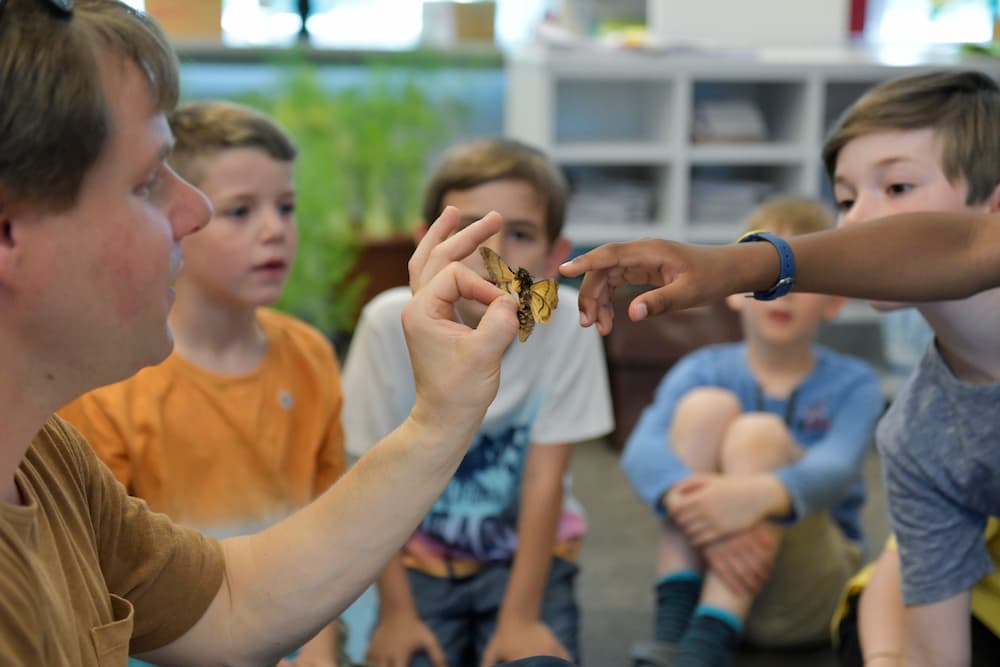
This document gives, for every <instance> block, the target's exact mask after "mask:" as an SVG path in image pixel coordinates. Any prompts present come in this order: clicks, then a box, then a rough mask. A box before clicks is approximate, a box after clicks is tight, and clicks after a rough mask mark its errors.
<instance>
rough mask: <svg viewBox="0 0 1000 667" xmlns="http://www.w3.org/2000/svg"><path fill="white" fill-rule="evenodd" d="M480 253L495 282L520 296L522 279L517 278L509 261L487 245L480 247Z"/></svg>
mask: <svg viewBox="0 0 1000 667" xmlns="http://www.w3.org/2000/svg"><path fill="white" fill-rule="evenodd" d="M479 255H480V256H481V257H482V258H483V264H485V265H486V270H487V271H488V272H489V274H490V280H492V281H493V284H495V285H496V286H497V287H499V288H500V289H502V290H504V291H505V292H507V293H508V294H513V295H514V296H520V294H519V293H520V291H521V281H520V280H518V279H517V274H515V273H514V272H513V271H512V270H511V268H510V267H509V266H507V263H506V262H504V261H503V260H502V259H500V255H498V254H496V253H495V252H493V251H492V250H490V249H489V248H487V247H486V246H481V247H480V248H479Z"/></svg>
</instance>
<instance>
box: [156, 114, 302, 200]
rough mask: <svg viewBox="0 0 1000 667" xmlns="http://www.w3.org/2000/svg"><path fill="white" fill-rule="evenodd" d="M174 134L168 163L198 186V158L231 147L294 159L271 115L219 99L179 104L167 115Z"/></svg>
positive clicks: (290, 145) (290, 144)
mask: <svg viewBox="0 0 1000 667" xmlns="http://www.w3.org/2000/svg"><path fill="white" fill-rule="evenodd" d="M169 121H170V129H171V131H172V132H173V134H174V142H175V143H174V149H173V151H172V152H171V154H170V160H169V162H170V166H171V167H173V169H174V170H175V171H177V173H178V174H180V175H181V177H182V178H184V179H185V180H186V181H188V182H190V183H193V184H195V185H197V184H198V183H199V182H200V181H201V180H202V178H203V174H202V173H201V170H200V169H199V164H198V159H199V158H204V157H209V156H211V155H214V154H216V153H218V152H219V151H223V150H227V149H230V148H259V149H260V150H262V151H264V152H265V153H267V155H268V156H270V157H272V158H274V159H275V160H278V161H281V162H292V161H293V160H295V155H296V153H297V150H296V148H295V143H294V142H293V141H292V139H291V137H289V136H288V133H287V132H285V130H283V129H282V128H281V126H280V125H278V123H277V122H276V121H275V120H274V119H273V118H271V117H270V116H268V115H266V114H264V113H261V112H260V111H257V110H255V109H251V108H250V107H247V106H243V105H242V104H235V103H233V102H222V101H219V100H212V101H200V102H190V103H187V104H182V105H181V106H180V107H178V108H177V110H176V111H174V112H173V113H172V114H170V117H169Z"/></svg>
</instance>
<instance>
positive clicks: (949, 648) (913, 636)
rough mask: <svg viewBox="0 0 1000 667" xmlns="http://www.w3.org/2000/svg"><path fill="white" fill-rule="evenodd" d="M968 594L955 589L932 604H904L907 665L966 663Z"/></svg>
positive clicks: (939, 666) (932, 666) (948, 666)
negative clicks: (912, 605)
mask: <svg viewBox="0 0 1000 667" xmlns="http://www.w3.org/2000/svg"><path fill="white" fill-rule="evenodd" d="M971 599H972V594H971V593H970V592H969V591H965V592H963V593H959V594H958V595H955V596H952V597H950V598H948V599H947V600H942V601H941V602H935V603H934V604H927V605H920V606H917V607H907V608H906V617H905V619H906V620H905V623H904V627H905V631H906V665H907V667H960V666H962V665H968V664H969V661H970V660H971V653H972V649H971V647H970V641H969V632H970V629H969V604H970V601H971Z"/></svg>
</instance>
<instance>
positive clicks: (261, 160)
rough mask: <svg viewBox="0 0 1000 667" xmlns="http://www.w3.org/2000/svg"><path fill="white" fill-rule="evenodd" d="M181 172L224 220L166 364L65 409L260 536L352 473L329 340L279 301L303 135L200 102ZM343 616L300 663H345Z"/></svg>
mask: <svg viewBox="0 0 1000 667" xmlns="http://www.w3.org/2000/svg"><path fill="white" fill-rule="evenodd" d="M170 125H171V130H172V131H173V134H174V136H175V139H176V144H175V146H174V148H173V152H172V154H171V156H170V163H171V165H172V166H173V168H174V169H175V170H176V171H177V172H178V173H179V174H180V175H181V176H182V177H183V178H185V179H186V180H188V181H190V182H191V183H193V184H194V185H196V186H197V187H198V188H199V189H201V190H202V191H203V192H205V194H206V195H207V196H208V197H209V199H210V200H211V202H212V206H213V208H214V214H213V217H212V222H211V224H210V225H208V226H207V227H206V228H204V229H203V230H200V231H199V232H198V233H197V234H192V235H191V236H189V237H187V238H185V239H184V240H183V242H182V249H183V254H184V262H185V263H184V268H183V270H182V271H181V273H180V274H179V276H178V278H177V282H176V286H175V289H176V301H175V302H174V305H173V308H172V309H171V311H170V316H169V324H170V329H171V332H172V333H173V337H174V351H173V353H172V354H171V355H170V356H169V357H168V358H167V359H166V360H165V361H164V362H163V363H161V364H159V365H158V366H153V367H149V368H145V369H143V370H142V371H140V372H139V373H138V374H136V375H135V376H133V377H131V378H129V379H128V380H125V381H123V382H120V383H117V384H113V385H109V386H106V387H102V388H100V389H97V390H94V391H92V392H90V393H88V394H85V395H84V396H82V397H81V398H79V399H77V400H76V401H74V402H73V403H71V404H70V405H68V406H66V407H65V408H63V410H62V411H61V415H62V416H63V417H64V418H66V419H67V420H69V421H70V422H72V423H73V424H74V425H75V426H76V427H77V428H78V429H79V430H80V431H81V432H82V433H83V434H84V435H85V436H86V437H87V439H88V440H89V441H90V442H91V443H92V444H93V445H94V447H95V448H96V449H97V453H98V454H99V456H100V457H101V458H102V459H103V460H104V461H105V463H107V464H108V466H109V467H110V468H111V470H112V471H113V472H114V474H115V476H116V477H117V478H118V479H119V481H121V482H122V483H123V484H124V485H125V487H126V488H127V490H128V492H129V493H130V494H132V495H135V496H138V497H141V498H144V499H145V500H146V501H147V502H148V503H149V505H150V507H151V508H152V509H153V510H156V511H160V512H164V513H166V514H168V515H170V516H171V517H172V518H174V519H176V520H178V521H180V522H182V523H186V524H189V525H192V526H195V527H197V528H199V529H202V530H204V531H206V532H208V533H210V534H212V535H214V536H216V537H227V536H230V535H237V534H248V533H252V532H256V531H257V530H260V529H261V528H263V527H265V526H267V525H270V524H272V523H274V522H276V521H277V520H279V519H281V518H282V517H284V516H286V515H288V514H290V513H291V512H292V511H294V510H295V509H297V508H299V507H301V506H303V505H305V504H307V503H308V502H309V501H310V500H312V499H313V498H314V497H316V496H317V495H319V494H320V493H321V492H322V491H323V490H324V489H326V488H327V487H328V486H329V485H330V484H331V483H332V482H333V481H335V480H336V479H337V477H339V476H340V474H341V473H342V472H343V471H344V469H345V455H344V445H343V433H342V430H341V423H340V410H341V401H342V394H341V387H340V373H339V368H338V365H337V361H336V357H335V356H334V353H333V350H332V348H331V346H330V344H329V342H328V341H327V340H326V339H325V338H324V337H323V336H322V334H320V333H319V332H318V331H316V330H315V329H313V328H312V327H310V326H309V325H307V324H305V323H303V322H301V321H299V320H297V319H295V318H293V317H289V316H287V315H283V314H281V313H278V312H276V311H274V310H270V309H268V308H265V306H268V305H270V304H273V303H274V302H275V301H277V299H278V297H279V296H280V295H281V290H282V288H283V286H284V284H285V280H286V278H287V276H288V272H289V270H290V269H291V264H292V260H293V258H294V256H295V248H296V229H295V186H294V183H293V176H294V160H295V155H296V149H295V146H294V145H293V144H292V142H291V140H290V139H289V138H288V136H287V135H286V134H285V132H284V131H283V130H282V129H281V128H279V127H278V126H277V125H276V124H275V123H274V122H273V121H272V120H271V119H270V118H268V117H266V116H264V115H262V114H260V113H257V112H255V111H252V110H250V109H248V108H245V107H242V106H238V105H234V104H230V103H224V102H199V103H194V104H190V105H187V106H184V107H181V108H180V109H178V110H177V111H176V112H174V114H173V115H172V116H171V118H170ZM337 644H338V642H337V637H336V623H334V624H331V625H330V626H327V628H325V629H324V630H322V631H321V632H320V633H319V634H318V635H317V636H316V637H315V638H314V639H312V640H311V641H310V642H309V643H308V644H306V645H305V646H304V647H303V649H302V651H301V653H300V655H299V658H298V660H299V662H300V663H301V664H309V665H310V666H316V667H320V666H322V667H334V666H336V665H338V664H341V665H343V664H345V663H344V658H343V656H341V658H340V659H339V660H338V657H337V652H336V647H337Z"/></svg>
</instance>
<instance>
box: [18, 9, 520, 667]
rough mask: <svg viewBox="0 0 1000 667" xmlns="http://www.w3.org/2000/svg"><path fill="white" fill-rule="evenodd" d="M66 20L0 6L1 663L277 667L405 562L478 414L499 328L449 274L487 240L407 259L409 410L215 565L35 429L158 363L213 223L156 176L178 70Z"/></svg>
mask: <svg viewBox="0 0 1000 667" xmlns="http://www.w3.org/2000/svg"><path fill="white" fill-rule="evenodd" d="M72 4H73V3H71V2H69V1H68V0H0V99H2V100H3V104H0V359H2V363H3V368H4V372H3V374H2V375H0V399H2V402H0V405H2V407H0V501H2V502H0V655H4V656H5V658H6V657H13V659H14V664H25V665H57V664H58V665H70V664H72V665H112V664H114V665H123V664H124V662H125V656H126V654H127V653H129V652H132V653H135V654H141V655H142V656H143V657H146V658H149V659H151V660H154V661H157V662H165V663H170V664H199V665H207V664H267V663H268V662H270V663H271V664H273V663H274V662H276V661H277V660H278V659H279V658H280V657H281V656H282V655H284V654H285V653H286V652H287V651H288V650H289V649H291V648H293V647H295V646H298V645H300V644H301V643H302V642H303V641H304V640H305V639H306V638H308V637H309V636H311V635H312V634H313V633H315V631H317V630H318V629H319V628H320V627H322V626H323V625H325V624H326V623H327V622H328V621H329V620H330V619H331V618H333V617H335V616H336V615H337V614H338V613H339V612H340V610H342V609H343V608H344V607H345V606H346V605H347V604H348V603H349V602H350V601H351V600H352V599H353V598H354V597H355V596H356V595H357V594H358V593H359V592H360V591H361V590H362V589H363V588H364V587H365V586H366V585H367V584H368V582H369V581H371V580H372V579H373V578H374V576H375V574H376V573H377V572H378V571H379V570H380V569H381V568H382V567H383V566H384V564H385V562H386V561H387V560H388V558H389V557H390V555H391V554H392V553H393V552H395V551H396V550H397V549H398V548H399V546H400V545H401V544H402V543H403V541H404V539H405V538H406V537H407V536H408V535H409V533H410V532H411V531H412V530H413V527H414V526H416V524H417V522H418V521H419V520H420V518H421V517H422V516H423V515H424V514H425V513H426V511H427V509H428V508H429V507H430V504H431V503H432V501H433V500H434V498H436V497H437V495H438V494H439V493H440V491H441V489H442V488H444V485H445V483H446V482H447V480H448V478H449V477H450V476H451V474H452V473H453V472H454V470H455V468H456V467H457V465H458V463H459V461H460V459H461V457H462V454H463V453H464V450H465V448H466V447H467V446H468V442H469V440H470V438H471V435H472V433H473V432H474V431H475V429H476V427H477V426H478V424H479V421H480V420H481V418H482V415H483V413H484V412H485V409H486V406H487V404H488V403H489V401H490V400H491V399H492V397H493V395H494V394H495V393H496V389H497V384H498V372H499V365H500V356H501V354H502V352H503V350H504V349H505V348H506V347H507V345H508V344H509V343H510V341H511V340H512V338H513V335H514V332H515V331H516V328H517V322H516V317H515V314H514V307H515V306H514V303H513V301H512V300H511V299H509V298H507V297H502V294H501V292H500V291H499V290H498V289H496V288H495V287H493V286H492V285H490V284H489V283H487V282H485V281H484V280H482V279H481V278H480V277H479V276H477V275H475V274H474V273H473V272H472V271H471V270H468V269H466V268H464V267H462V266H461V265H459V264H457V263H455V262H454V260H456V259H460V258H461V257H464V256H465V255H466V254H468V253H469V252H472V251H473V250H474V249H475V247H476V246H477V245H478V244H479V243H481V241H482V240H483V239H484V238H486V237H488V236H490V235H491V234H494V233H495V232H496V230H497V228H498V226H499V219H498V217H497V216H495V215H491V216H487V217H486V218H484V219H483V220H482V221H480V222H478V223H476V224H474V225H472V226H470V227H468V228H467V229H466V230H464V231H463V232H461V233H459V234H456V235H454V236H451V237H450V238H449V233H450V232H451V231H452V230H453V229H454V228H455V226H456V225H457V223H458V220H457V215H456V214H455V212H454V211H449V212H448V213H446V215H445V216H443V218H442V222H443V223H444V224H442V225H441V226H440V227H441V229H440V231H439V232H436V233H435V234H434V235H433V236H432V237H431V238H429V239H427V240H425V242H424V243H422V244H421V246H420V247H419V248H418V250H417V252H416V253H415V255H414V258H413V260H412V261H411V264H410V268H411V276H412V286H413V288H414V290H415V291H417V290H419V293H418V294H417V296H416V298H415V299H414V301H413V304H412V307H409V308H408V309H407V311H406V313H405V314H404V316H403V319H404V327H405V328H406V332H407V336H408V340H409V345H410V353H411V359H412V361H413V365H414V374H415V377H416V378H417V385H418V391H417V393H418V398H417V403H416V405H415V407H414V410H413V413H412V414H411V416H410V418H409V419H408V420H407V422H406V423H405V424H403V425H402V426H401V427H400V429H398V430H397V431H395V432H394V433H393V434H391V435H390V436H388V437H387V438H385V439H384V441H383V442H382V443H381V444H380V445H379V446H378V447H376V448H375V449H373V450H372V452H371V453H370V454H369V455H367V456H366V457H365V459H364V460H363V461H361V462H360V463H359V464H358V465H357V466H356V467H355V469H354V470H353V471H352V472H351V473H349V474H348V475H346V476H345V477H344V478H343V479H342V480H341V482H339V483H338V484H336V485H335V486H334V487H333V488H332V489H331V490H330V491H329V492H327V493H326V494H324V495H323V496H322V497H321V498H320V499H318V500H317V501H316V502H315V503H313V504H312V505H311V506H309V507H307V508H305V509H304V510H302V511H301V512H299V513H297V514H296V515H294V516H292V517H290V518H289V519H288V520H286V521H283V522H281V523H279V524H277V525H276V526H274V527H272V528H270V529H268V530H267V531H265V532H263V533H259V534H257V535H253V536H248V537H243V538H238V539H234V540H229V541H225V542H222V543H218V542H215V541H213V540H210V539H207V538H204V537H202V536H201V535H199V534H197V533H195V532H193V531H189V530H187V529H183V528H180V527H178V526H176V525H174V524H172V523H170V522H169V521H168V520H167V519H165V518H164V517H162V516H160V515H155V514H152V513H150V512H149V511H148V510H147V509H146V507H145V505H144V504H142V503H141V502H140V501H137V500H134V499H130V498H128V497H126V496H125V494H124V491H123V489H122V488H121V487H120V486H119V485H117V484H116V483H115V482H114V481H113V480H112V478H111V477H110V473H109V472H108V471H107V469H106V468H104V467H103V466H102V465H100V464H99V463H98V462H97V460H96V459H95V458H94V455H93V453H92V452H91V451H90V449H89V447H87V446H86V444H85V443H84V442H83V441H82V440H81V439H80V438H79V436H78V434H76V433H75V431H73V430H72V429H71V428H69V427H68V426H67V425H66V424H65V423H64V422H61V421H59V420H56V419H53V418H51V417H50V416H49V415H51V414H52V412H53V411H54V410H55V409H56V408H58V407H60V406H61V405H63V404H64V403H66V402H67V401H69V400H71V399H72V398H73V397H75V396H76V395H78V394H80V393H81V392H83V391H85V390H87V389H90V388H93V387H96V386H99V385H102V384H107V383H109V382H113V381H117V380H120V379H122V378H124V377H126V376H128V375H130V374H132V373H134V372H135V371H136V370H138V369H139V368H140V367H142V366H144V365H147V364H151V363H156V362H158V361H160V360H162V359H163V358H164V357H165V356H166V354H168V353H169V351H170V349H171V340H170V335H169V331H168V329H167V327H166V314H167V310H168V309H169V306H170V302H171V299H172V296H171V288H170V284H171V282H172V280H173V277H174V275H175V274H176V272H177V270H178V268H179V265H180V254H179V251H178V248H179V241H180V239H181V238H183V237H184V236H185V235H187V234H190V233H192V232H194V231H196V230H197V229H198V228H199V227H201V226H203V225H204V224H206V222H207V221H208V218H209V208H208V204H207V202H206V200H205V199H204V197H203V195H202V194H201V193H200V192H198V191H197V190H195V189H194V188H193V187H191V186H190V185H189V184H187V183H186V182H184V181H183V180H181V179H180V178H179V177H178V176H177V175H176V174H175V173H174V172H173V171H172V170H171V169H170V167H169V166H167V164H166V162H165V159H166V156H167V155H168V153H169V151H170V146H171V141H172V139H171V135H170V130H169V127H168V125H167V122H166V119H165V117H164V113H163V112H164V111H165V110H168V109H170V108H171V107H172V106H173V105H174V103H175V102H176V98H177V67H176V61H175V59H174V56H173V53H172V51H171V49H170V47H169V46H168V45H167V43H166V41H165V39H164V37H163V35H162V33H161V32H160V31H159V29H158V28H157V27H156V26H155V24H153V23H152V22H151V21H150V20H149V19H148V18H146V17H145V16H143V15H142V14H140V13H137V12H135V11H133V10H131V9H129V8H128V7H127V6H126V5H124V4H122V3H120V2H117V1H115V0H80V1H79V2H77V3H76V7H75V9H74V8H73V7H72ZM429 236H430V235H429ZM460 297H462V298H472V299H476V300H478V301H481V302H483V303H487V304H490V307H489V310H488V311H487V315H486V316H485V317H484V319H483V321H482V323H481V324H480V326H479V327H478V328H477V329H475V330H472V329H469V328H467V327H464V326H461V325H459V324H457V323H455V322H454V321H452V320H451V319H450V318H451V317H452V313H453V309H452V304H453V303H454V302H455V301H457V300H458V299H459V298H460ZM361 507H363V508H364V512H363V513H362V512H360V511H356V510H354V511H352V509H353V508H361ZM318 527H322V528H323V529H322V530H320V529H318ZM316 591H335V593H332V594H330V595H322V596H321V595H317V594H316V593H315V592H316Z"/></svg>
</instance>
